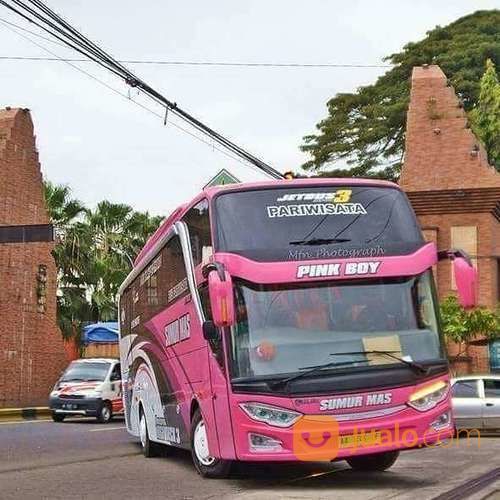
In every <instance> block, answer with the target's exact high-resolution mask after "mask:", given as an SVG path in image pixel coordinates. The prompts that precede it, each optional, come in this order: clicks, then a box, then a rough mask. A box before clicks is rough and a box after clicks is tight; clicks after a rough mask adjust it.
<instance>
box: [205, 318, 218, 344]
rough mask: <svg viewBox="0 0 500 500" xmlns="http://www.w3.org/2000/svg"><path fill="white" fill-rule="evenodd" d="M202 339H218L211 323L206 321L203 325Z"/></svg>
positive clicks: (215, 329) (215, 328)
mask: <svg viewBox="0 0 500 500" xmlns="http://www.w3.org/2000/svg"><path fill="white" fill-rule="evenodd" d="M202 328H203V338H204V339H205V340H208V341H209V342H210V341H215V340H218V338H219V332H218V331H217V327H216V326H215V324H214V322H213V321H210V320H207V321H205V322H204V323H203V326H202Z"/></svg>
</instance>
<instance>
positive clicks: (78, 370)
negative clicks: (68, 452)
mask: <svg viewBox="0 0 500 500" xmlns="http://www.w3.org/2000/svg"><path fill="white" fill-rule="evenodd" d="M49 407H50V409H51V410H52V419H53V420H54V422H62V421H63V420H64V419H65V418H66V417H67V416H68V415H84V416H89V417H96V418H97V420H98V421H99V422H102V423H107V422H109V421H110V420H111V419H112V418H113V415H116V414H120V413H121V414H123V401H122V382H121V372H120V362H119V360H117V359H112V358H88V359H78V360H76V361H72V362H71V363H70V365H69V366H68V367H67V368H66V370H65V371H64V373H63V374H62V376H61V378H60V379H59V380H58V381H57V383H56V385H55V386H54V389H53V390H52V392H51V393H50V400H49Z"/></svg>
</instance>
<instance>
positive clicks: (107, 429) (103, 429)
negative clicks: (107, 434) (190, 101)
mask: <svg viewBox="0 0 500 500" xmlns="http://www.w3.org/2000/svg"><path fill="white" fill-rule="evenodd" d="M119 429H126V427H125V426H124V425H123V426H122V427H101V428H99V429H89V432H102V431H117V430H119Z"/></svg>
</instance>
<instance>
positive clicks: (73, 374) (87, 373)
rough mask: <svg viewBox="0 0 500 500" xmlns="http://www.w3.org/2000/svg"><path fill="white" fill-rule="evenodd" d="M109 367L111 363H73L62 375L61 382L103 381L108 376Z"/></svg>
mask: <svg viewBox="0 0 500 500" xmlns="http://www.w3.org/2000/svg"><path fill="white" fill-rule="evenodd" d="M109 367H110V364H109V363H88V362H84V363H81V362H80V363H78V362H77V363H71V364H70V365H69V366H68V368H66V371H65V372H64V375H63V376H62V377H61V382H69V381H73V382H88V381H90V380H93V381H99V382H102V381H103V380H104V379H105V378H106V375H107V373H108V371H109Z"/></svg>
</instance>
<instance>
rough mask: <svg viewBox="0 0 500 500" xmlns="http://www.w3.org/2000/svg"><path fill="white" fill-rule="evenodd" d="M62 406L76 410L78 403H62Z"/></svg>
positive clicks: (64, 408)
mask: <svg viewBox="0 0 500 500" xmlns="http://www.w3.org/2000/svg"><path fill="white" fill-rule="evenodd" d="M62 407H63V410H76V408H77V407H76V405H74V404H71V403H64V404H63V405H62Z"/></svg>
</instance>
